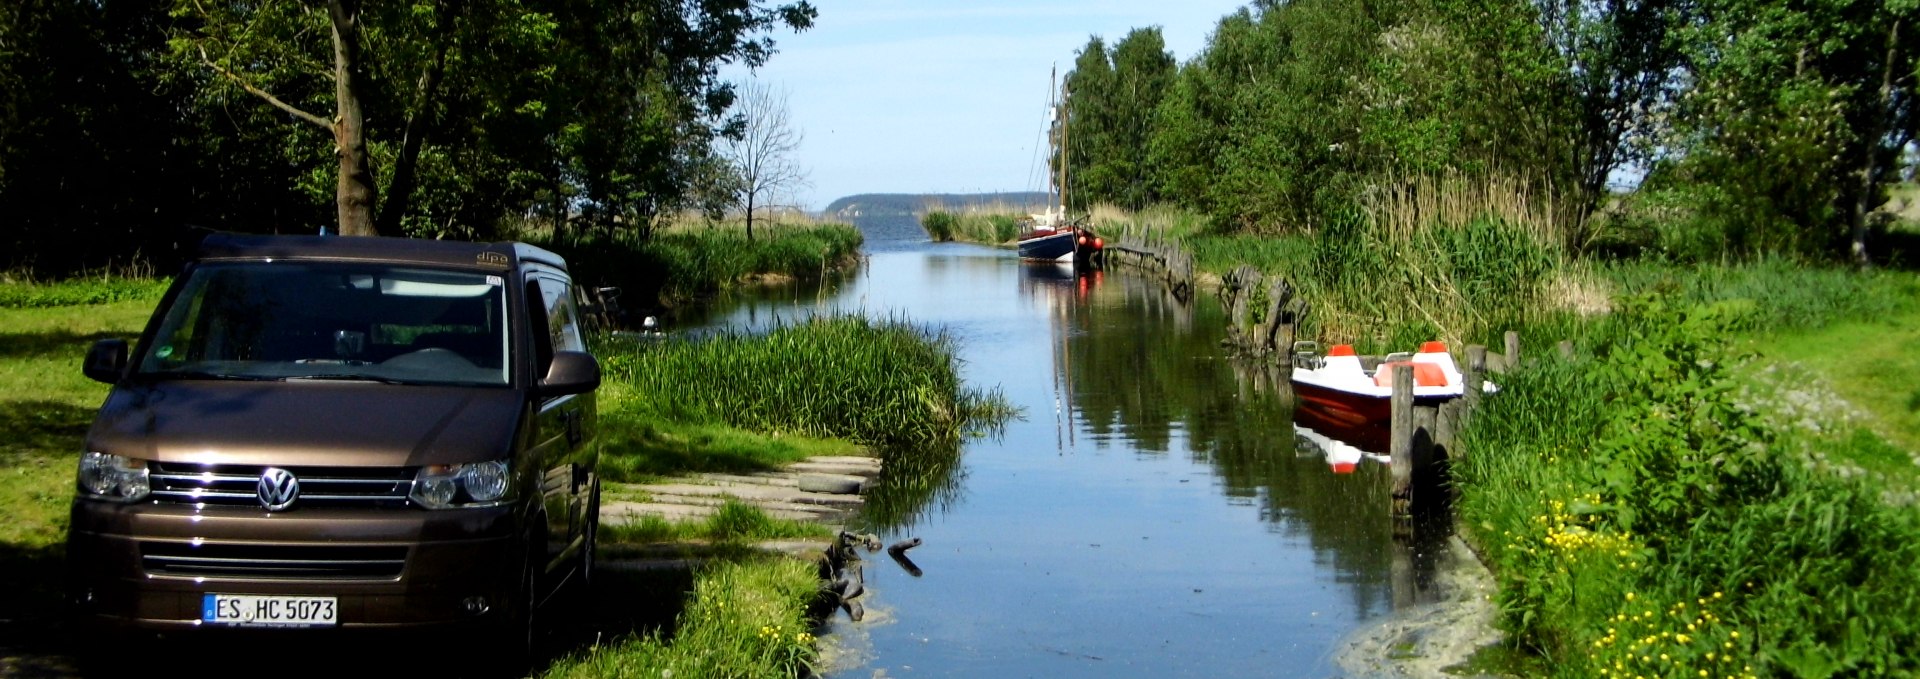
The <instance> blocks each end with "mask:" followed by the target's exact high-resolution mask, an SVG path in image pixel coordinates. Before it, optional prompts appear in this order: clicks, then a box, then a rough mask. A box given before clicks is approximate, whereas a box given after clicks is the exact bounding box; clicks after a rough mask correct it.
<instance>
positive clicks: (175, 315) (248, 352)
mask: <svg viewBox="0 0 1920 679" xmlns="http://www.w3.org/2000/svg"><path fill="white" fill-rule="evenodd" d="M506 298H507V296H506V285H505V281H504V280H503V279H502V278H501V277H499V276H493V275H487V274H481V273H472V272H465V271H446V270H436V269H422V268H406V267H397V266H392V265H381V264H351V263H331V262H329V263H306V262H249V263H217V264H206V265H201V266H199V267H195V268H194V269H193V271H192V273H191V274H190V277H189V278H188V280H187V281H185V282H184V283H183V284H182V286H181V289H180V292H179V294H178V295H177V296H175V297H174V298H173V301H172V306H171V307H170V308H168V309H167V311H166V314H165V316H164V317H163V319H162V321H161V324H160V327H159V328H158V329H157V332H156V333H155V334H154V337H153V339H152V341H151V342H150V343H149V346H148V347H147V348H146V353H145V355H144V356H143V357H141V358H140V359H139V369H138V371H137V372H136V373H135V374H136V375H137V376H140V377H145V378H148V379H240V380H365V381H373V382H387V383H403V384H450V385H505V384H507V383H508V380H509V379H510V374H509V372H508V370H507V366H508V363H507V361H506V356H507V355H508V349H509V345H508V337H509V333H508V332H507V330H506V327H507V323H506V319H507V318H509V317H508V316H507V308H506V305H507V301H506Z"/></svg>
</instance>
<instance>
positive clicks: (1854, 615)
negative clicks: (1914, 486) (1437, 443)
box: [1453, 295, 1920, 677]
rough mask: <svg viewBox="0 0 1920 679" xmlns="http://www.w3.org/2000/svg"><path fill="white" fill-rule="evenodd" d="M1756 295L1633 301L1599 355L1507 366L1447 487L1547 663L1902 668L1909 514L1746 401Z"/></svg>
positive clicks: (1598, 341)
mask: <svg viewBox="0 0 1920 679" xmlns="http://www.w3.org/2000/svg"><path fill="white" fill-rule="evenodd" d="M1752 313H1754V310H1753V308H1752V306H1751V305H1742V304H1735V303H1728V302H1720V303H1715V304H1709V305H1697V304H1690V303H1687V302H1684V301H1670V300H1666V299H1663V298H1662V297H1659V296H1654V295H1641V296H1635V297H1629V298H1626V299H1625V300H1624V301H1623V303H1622V308H1621V309H1620V310H1619V311H1617V312H1616V313H1615V314H1614V315H1613V316H1610V317H1609V318H1608V319H1607V320H1605V321H1604V322H1600V323H1597V324H1596V325H1595V327H1593V328H1592V332H1591V333H1590V334H1589V336H1588V339H1589V341H1590V346H1591V347H1592V350H1591V353H1590V355H1588V356H1587V357H1585V358H1582V359H1580V360H1579V362H1568V361H1562V360H1559V359H1558V358H1557V357H1548V358H1547V359H1546V360H1544V361H1543V362H1541V363H1540V364H1539V365H1537V366H1536V367H1534V368H1532V369H1528V370H1525V371H1521V372H1518V373H1513V374H1509V375H1507V376H1506V377H1504V378H1502V382H1501V386H1502V390H1501V395H1500V398H1496V399H1489V400H1487V401H1486V402H1485V404H1484V406H1483V407H1482V410H1481V411H1479V412H1478V413H1476V415H1475V418H1474V420H1473V423H1472V424H1471V425H1470V426H1469V428H1468V429H1467V431H1466V432H1465V433H1464V436H1463V439H1462V441H1461V443H1460V445H1461V449H1462V451H1463V454H1461V455H1458V456H1456V457H1455V458H1454V459H1455V463H1454V466H1453V472H1454V478H1455V480H1456V481H1457V482H1458V484H1459V487H1460V488H1461V500H1460V502H1459V505H1458V510H1459V514H1460V525H1461V526H1462V527H1463V528H1465V529H1467V530H1469V531H1471V533H1472V536H1471V537H1472V539H1473V541H1474V542H1475V543H1476V544H1477V545H1478V546H1479V547H1480V548H1481V553H1482V555H1483V558H1485V559H1486V560H1487V561H1488V562H1489V565H1490V566H1491V567H1492V570H1493V571H1494V572H1495V573H1496V574H1497V577H1498V578H1499V580H1500V592H1499V594H1498V597H1499V603H1500V609H1501V611H1502V620H1501V624H1502V626H1503V627H1505V628H1506V629H1507V631H1509V632H1510V633H1511V639H1512V640H1513V642H1514V643H1515V644H1516V645H1518V646H1520V647H1523V648H1525V649H1528V650H1529V651H1530V652H1531V653H1533V654H1536V655H1537V656H1539V657H1540V658H1541V661H1542V662H1541V663H1540V666H1539V667H1538V668H1536V670H1537V671H1538V672H1539V673H1541V674H1544V675H1551V676H1564V677H1593V676H1672V677H1678V676H1712V677H1727V676H1732V677H1754V676H1911V675H1913V674H1914V673H1916V672H1920V656H1916V655H1914V654H1913V653H1912V652H1911V649H1912V648H1914V646H1915V644H1916V643H1920V571H1916V570H1915V569H1914V568H1913V564H1914V563H1915V562H1916V559H1920V514H1916V513H1915V512H1914V511H1913V509H1912V507H1910V506H1898V505H1894V504H1889V503H1887V502H1885V501H1884V497H1885V496H1884V490H1885V488H1884V487H1882V486H1881V485H1880V484H1879V483H1877V482H1876V481H1875V480H1873V479H1871V478H1869V477H1865V476H1860V475H1850V474H1844V473H1836V469H1835V468H1834V467H1832V466H1831V465H1830V464H1829V463H1828V460H1829V459H1830V458H1833V457H1842V456H1845V455H1849V454H1852V453H1851V452H1850V451H1847V450H1846V449H1848V448H1852V447H1860V446H1874V445H1882V444H1878V443H1877V441H1875V439H1874V438H1873V437H1872V436H1871V435H1863V434H1862V433H1861V432H1853V433H1851V434H1841V435H1826V434H1816V433H1811V432H1809V431H1808V430H1802V429H1798V428H1792V427H1783V426H1781V425H1780V424H1778V423H1776V422H1773V421H1771V420H1769V419H1768V418H1766V417H1763V416H1762V414H1761V413H1759V412H1756V408H1755V405H1754V404H1753V403H1750V402H1747V401H1745V400H1744V399H1745V398H1746V397H1745V396H1744V395H1743V392H1742V391H1741V390H1739V389H1736V388H1735V384H1736V382H1737V375H1738V372H1737V370H1736V369H1735V367H1734V366H1736V365H1737V364H1738V363H1739V360H1740V358H1739V355H1738V353H1737V352H1735V351H1733V350H1732V345H1730V344H1729V343H1728V341H1727V340H1726V337H1727V336H1728V335H1729V333H1731V332H1733V331H1732V328H1734V327H1738V326H1739V325H1741V324H1742V323H1744V322H1746V321H1743V320H1742V318H1743V317H1744V316H1747V315H1749V314H1752Z"/></svg>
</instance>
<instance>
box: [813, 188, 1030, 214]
mask: <svg viewBox="0 0 1920 679" xmlns="http://www.w3.org/2000/svg"><path fill="white" fill-rule="evenodd" d="M1046 204H1047V194H1046V193H1045V192H1042V191H1008V192H1002V193H862V194H858V195H852V196H847V197H845V198H841V199H839V200H836V201H833V202H832V203H829V204H828V205H827V210H826V216H828V217H834V218H839V219H852V218H854V217H887V216H910V215H918V214H920V213H922V212H926V211H927V210H928V209H930V208H937V209H942V210H952V211H959V212H964V211H967V210H971V209H979V208H988V209H995V210H1002V209H1004V210H1006V211H1008V212H1027V211H1038V210H1040V209H1042V208H1044V207H1045V206H1046Z"/></svg>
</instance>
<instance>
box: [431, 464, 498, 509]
mask: <svg viewBox="0 0 1920 679" xmlns="http://www.w3.org/2000/svg"><path fill="white" fill-rule="evenodd" d="M407 497H409V498H412V499H413V501H414V502H417V503H419V504H420V506H422V507H426V508H427V509H452V508H456V507H492V506H495V505H500V504H505V503H506V502H507V501H509V500H512V499H513V467H512V466H510V465H508V464H507V460H491V461H488V462H469V463H467V464H436V465H428V466H425V467H421V468H420V472H419V473H418V474H415V475H414V477H413V491H412V492H410V493H408V494H407Z"/></svg>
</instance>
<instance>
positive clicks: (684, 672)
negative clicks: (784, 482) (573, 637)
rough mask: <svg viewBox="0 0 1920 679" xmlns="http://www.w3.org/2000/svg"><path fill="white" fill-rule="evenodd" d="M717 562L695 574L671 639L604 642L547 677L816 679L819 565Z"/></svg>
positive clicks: (562, 662) (653, 635)
mask: <svg viewBox="0 0 1920 679" xmlns="http://www.w3.org/2000/svg"><path fill="white" fill-rule="evenodd" d="M709 563H710V564H712V565H710V566H708V567H705V568H703V569H701V570H700V571H699V572H697V573H696V574H695V578H694V583H695V584H694V590H693V592H692V593H691V595H690V596H689V597H688V599H687V604H686V608H685V609H684V610H682V611H681V613H680V614H679V615H678V616H677V617H676V618H675V621H674V625H673V630H672V637H671V639H670V640H669V638H668V637H667V635H666V634H665V633H661V632H655V633H651V634H646V635H640V636H633V637H627V638H624V639H620V640H617V641H613V642H611V643H609V644H606V645H601V644H598V643H596V644H595V645H594V646H593V647H591V648H588V649H586V650H585V651H583V652H581V653H580V654H579V655H576V656H574V657H570V658H565V659H562V660H559V661H557V662H555V663H554V664H553V665H552V666H550V667H549V668H548V669H547V671H546V672H545V673H544V674H543V675H542V676H544V677H549V678H551V679H560V678H568V677H583V678H584V677H738V678H742V679H791V678H792V677H796V676H809V675H810V674H811V672H812V670H813V662H814V659H815V657H816V656H817V651H816V650H815V648H814V636H813V631H812V630H813V626H812V624H811V623H810V622H809V620H808V618H807V611H808V607H809V606H810V605H811V604H812V603H813V602H814V600H815V598H816V597H817V596H818V595H819V587H820V579H819V573H818V572H817V567H816V566H815V565H814V564H811V563H808V562H805V561H801V560H798V559H788V558H779V557H769V558H761V559H751V560H744V561H721V562H709Z"/></svg>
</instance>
